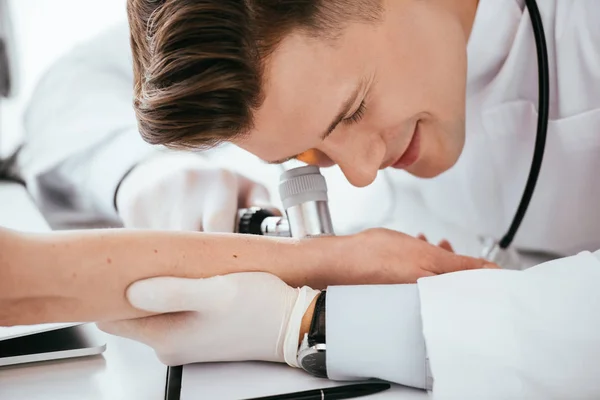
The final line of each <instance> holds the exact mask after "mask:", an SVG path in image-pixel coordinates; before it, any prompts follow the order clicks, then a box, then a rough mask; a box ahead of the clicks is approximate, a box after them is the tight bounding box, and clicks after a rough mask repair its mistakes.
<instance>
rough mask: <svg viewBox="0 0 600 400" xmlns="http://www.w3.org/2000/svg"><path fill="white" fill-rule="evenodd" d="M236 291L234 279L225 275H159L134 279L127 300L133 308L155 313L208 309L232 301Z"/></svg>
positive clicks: (128, 290)
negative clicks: (177, 276)
mask: <svg viewBox="0 0 600 400" xmlns="http://www.w3.org/2000/svg"><path fill="white" fill-rule="evenodd" d="M236 291H237V286H236V285H235V284H234V281H231V280H227V279H224V277H222V276H215V277H212V278H205V279H186V278H174V277H159V278H149V279H145V280H141V281H137V282H134V283H133V284H132V285H131V286H129V288H128V289H127V299H128V300H129V302H130V303H131V305H132V306H133V307H135V308H138V309H140V310H145V311H149V312H155V313H171V312H179V311H206V310H209V309H214V308H215V306H217V307H220V306H226V305H227V304H230V303H231V301H232V300H233V298H234V296H235V294H236Z"/></svg>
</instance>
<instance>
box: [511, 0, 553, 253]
mask: <svg viewBox="0 0 600 400" xmlns="http://www.w3.org/2000/svg"><path fill="white" fill-rule="evenodd" d="M525 5H526V6H527V8H528V9H529V15H530V17H531V25H532V28H533V34H534V36H535V45H536V49H537V63H538V81H539V83H538V86H539V94H538V96H539V100H538V121H537V134H536V140H535V149H534V152H533V160H532V162H531V169H530V171H529V177H528V178H527V183H526V184H525V191H524V192H523V196H522V197H521V203H520V204H519V208H518V209H517V212H516V213H515V216H514V218H513V221H512V223H511V225H510V228H509V229H508V232H507V233H506V234H505V235H504V237H503V238H502V239H501V240H500V243H499V246H500V248H501V249H506V248H508V247H509V246H510V245H511V243H512V241H513V239H514V237H515V235H516V233H517V230H518V229H519V226H520V225H521V222H523V218H524V217H525V213H526V211H527V208H528V207H529V203H530V201H531V197H532V196H533V192H534V190H535V185H536V183H537V180H538V176H539V174H540V169H541V168H542V160H543V158H544V150H545V148H546V133H547V130H548V118H549V108H550V72H549V67H548V49H547V46H546V36H545V34H544V26H543V23H542V17H541V15H540V11H539V9H538V6H537V3H536V1H535V0H525Z"/></svg>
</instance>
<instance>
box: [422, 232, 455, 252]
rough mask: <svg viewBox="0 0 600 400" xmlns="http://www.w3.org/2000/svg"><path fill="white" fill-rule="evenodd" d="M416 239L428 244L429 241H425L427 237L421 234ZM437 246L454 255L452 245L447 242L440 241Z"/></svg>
mask: <svg viewBox="0 0 600 400" xmlns="http://www.w3.org/2000/svg"><path fill="white" fill-rule="evenodd" d="M417 239H420V240H422V241H424V242H427V243H429V240H427V237H426V236H425V235H424V234H422V233H420V234H418V235H417ZM438 246H439V247H441V248H442V249H444V250H448V251H450V252H452V253H455V251H454V248H453V247H452V245H451V244H450V242H449V241H447V240H446V239H443V240H441V241H440V242H439V243H438Z"/></svg>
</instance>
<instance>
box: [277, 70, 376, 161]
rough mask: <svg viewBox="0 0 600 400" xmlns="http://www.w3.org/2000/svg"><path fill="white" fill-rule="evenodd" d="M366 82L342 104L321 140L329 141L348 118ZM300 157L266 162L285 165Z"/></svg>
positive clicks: (360, 83)
mask: <svg viewBox="0 0 600 400" xmlns="http://www.w3.org/2000/svg"><path fill="white" fill-rule="evenodd" d="M365 82H366V80H365V79H364V78H363V79H361V80H360V81H359V82H358V84H357V85H356V87H355V88H354V90H353V91H352V93H351V94H350V96H348V98H347V99H346V100H345V101H344V102H343V103H342V106H341V107H340V110H339V111H338V113H337V114H336V116H335V117H334V118H333V121H332V122H331V124H329V127H328V128H327V129H326V130H325V132H323V133H322V134H321V140H325V139H327V137H328V136H329V135H331V134H332V133H333V131H334V130H335V128H337V126H338V125H339V124H340V123H341V122H342V121H343V120H344V118H345V117H346V115H347V114H348V112H349V111H350V108H351V107H352V105H353V104H354V103H355V102H356V98H357V97H358V95H359V94H360V91H361V89H362V88H363V87H364V84H365ZM298 156H300V154H296V155H294V156H291V157H286V158H283V159H281V160H276V161H266V163H267V164H283V163H286V162H288V161H290V160H293V159H295V158H298Z"/></svg>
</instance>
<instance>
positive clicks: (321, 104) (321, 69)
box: [236, 1, 467, 186]
mask: <svg viewBox="0 0 600 400" xmlns="http://www.w3.org/2000/svg"><path fill="white" fill-rule="evenodd" d="M440 3H444V2H431V1H389V2H386V10H385V17H384V19H383V20H382V21H380V22H378V23H373V24H359V23H355V24H351V25H349V26H347V27H345V28H344V30H343V31H342V33H341V35H340V36H339V37H338V38H336V39H335V40H331V39H324V38H311V37H308V36H307V35H304V34H301V33H296V34H292V35H289V36H288V37H287V38H286V39H285V40H284V41H283V42H282V44H281V45H280V46H279V47H278V48H277V50H276V51H275V52H274V54H273V55H272V56H271V58H270V59H269V61H268V63H267V68H266V72H265V87H264V92H265V101H264V103H263V105H262V107H261V108H260V109H259V110H258V111H257V113H256V115H255V126H254V129H253V131H252V132H251V133H250V134H249V135H247V136H245V137H244V138H243V139H240V140H236V144H238V145H239V146H240V147H242V148H244V149H246V150H248V151H250V152H252V153H254V154H256V155H257V156H259V157H260V158H262V159H264V160H266V161H269V162H281V161H283V160H285V159H287V158H290V157H298V158H299V159H301V160H302V161H306V162H309V163H312V164H318V165H320V166H322V167H324V166H330V165H333V164H338V165H339V166H340V168H341V169H342V171H343V172H344V174H345V175H346V177H347V179H348V180H349V181H350V183H352V184H353V185H355V186H366V185H368V184H370V183H371V182H373V180H374V179H375V177H376V175H377V171H378V170H379V169H383V168H387V167H392V168H403V169H406V170H407V171H408V172H410V173H412V174H414V175H416V176H419V177H433V176H436V175H438V174H440V173H442V172H443V171H445V170H447V169H448V168H450V167H451V166H452V165H454V163H455V162H456V161H457V160H458V157H459V155H460V153H461V151H462V148H463V144H464V139H465V123H464V120H465V85H466V44H467V35H466V34H465V29H464V26H463V25H461V23H460V21H459V18H457V16H456V15H455V13H452V12H450V11H449V10H448V7H446V6H440V5H439V4H440Z"/></svg>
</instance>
